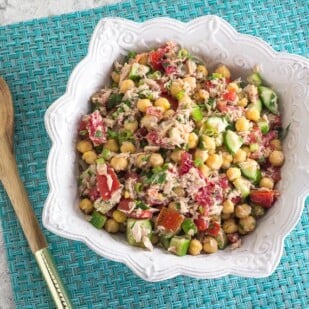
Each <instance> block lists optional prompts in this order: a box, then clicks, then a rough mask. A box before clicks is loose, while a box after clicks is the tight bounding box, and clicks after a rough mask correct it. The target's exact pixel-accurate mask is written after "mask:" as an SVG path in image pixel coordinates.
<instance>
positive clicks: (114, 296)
mask: <svg viewBox="0 0 309 309" xmlns="http://www.w3.org/2000/svg"><path fill="white" fill-rule="evenodd" d="M301 4H302V3H301V2H298V1H283V2H281V4H280V7H279V2H277V1H269V2H263V3H262V4H261V3H260V4H257V3H253V2H251V1H249V2H239V1H231V2H229V3H223V2H220V1H208V2H205V1H194V2H190V1H174V2H173V4H166V2H165V1H144V2H141V1H131V2H124V3H120V4H116V5H113V6H108V7H104V8H100V9H95V10H90V11H84V12H77V13H73V14H68V15H63V16H57V17H53V18H47V19H40V20H34V21H29V22H25V23H21V24H15V25H10V26H6V27H1V28H0V43H1V45H0V46H1V51H0V54H1V58H0V59H1V60H0V61H1V66H0V74H1V75H3V76H4V77H5V78H6V79H7V80H8V82H9V85H10V87H11V89H12V94H13V97H14V102H15V109H16V123H17V124H22V127H21V126H20V125H19V126H17V127H16V138H15V148H16V153H17V159H18V165H19V169H20V172H21V175H22V178H23V180H24V181H25V183H26V187H27V189H28V192H29V193H30V199H31V202H32V204H33V206H34V208H35V211H36V214H37V216H38V217H39V218H40V217H41V212H42V207H43V203H44V201H45V198H46V196H47V192H48V186H47V182H46V176H45V165H46V159H47V153H48V150H49V147H50V142H49V140H48V138H47V135H46V132H45V129H44V124H43V116H44V113H45V110H46V109H47V107H48V106H49V105H50V104H51V103H52V102H53V101H54V100H55V99H56V98H57V97H59V96H60V95H61V94H62V93H63V92H64V90H65V85H66V82H67V78H68V76H69V75H70V73H71V71H72V69H73V67H74V65H75V64H76V63H78V62H79V60H80V59H81V58H82V57H83V56H84V55H85V54H86V50H87V46H88V41H89V38H90V35H91V33H92V30H93V28H94V26H95V24H96V23H97V21H98V20H99V19H100V18H101V17H105V16H120V17H127V18H129V19H132V20H135V21H143V20H145V19H148V18H150V17H155V16H170V17H174V18H177V19H180V20H182V21H188V20H190V19H192V18H195V17H198V16H201V15H204V14H217V15H219V16H221V17H223V18H225V19H226V20H227V21H229V22H230V23H231V24H232V25H233V26H234V27H235V28H236V29H237V30H238V31H240V32H243V33H248V34H253V35H257V36H259V37H261V38H263V39H264V40H266V41H267V42H268V43H270V44H271V45H272V46H273V47H274V48H275V49H276V50H278V51H288V52H293V53H297V54H300V55H303V56H308V46H307V47H306V37H308V27H307V28H306V25H302V24H301V20H300V16H301V15H302V16H308V7H307V8H306V7H305V6H304V5H303V6H302V5H301ZM268 6H269V8H268ZM270 7H271V8H270ZM258 12H259V14H260V15H258V18H256V17H254V16H257V15H256V13H258ZM261 12H262V13H263V14H261ZM286 14H290V16H289V18H288V19H287V18H283V16H285V15H286ZM271 16H272V17H273V18H270V17H271ZM281 17H282V18H281ZM279 18H281V19H280V20H279ZM277 19H278V22H277V23H275V22H274V20H277ZM287 20H288V22H287ZM294 21H295V23H294ZM289 23H292V24H293V30H290V29H291V27H290V26H289ZM256 24H261V25H263V26H261V27H256ZM307 26H308V25H307ZM276 33H282V36H278V35H276ZM7 38H8V39H10V40H9V41H8V42H6V41H7V40H6V39H7ZM3 43H4V44H6V46H5V45H4V44H3ZM2 46H3V47H2ZM4 46H5V47H4ZM8 51H9V53H7V52H8ZM30 139H31V143H30V142H29V140H30ZM0 195H1V201H0V212H1V218H2V224H3V228H4V236H5V242H6V247H7V254H8V258H9V266H10V272H11V274H12V275H11V279H12V284H13V287H14V297H15V301H16V305H17V307H19V308H47V307H50V308H52V307H53V304H52V302H51V300H50V297H49V295H48V292H47V290H46V288H45V286H44V283H43V282H42V280H41V277H40V274H39V271H38V270H37V267H36V264H35V262H34V260H33V258H32V255H31V254H30V250H29V249H28V247H27V245H26V243H25V240H24V237H23V235H22V232H21V230H20V227H19V225H18V224H17V223H16V219H15V215H14V213H13V211H12V210H11V208H10V206H9V205H8V200H7V198H6V196H5V195H4V193H3V189H2V187H1V189H0ZM2 197H3V199H2ZM45 233H46V235H47V238H48V241H49V243H50V244H51V249H52V252H53V254H54V256H55V259H56V261H57V264H58V265H59V269H60V272H61V273H62V274H63V278H64V281H65V283H66V284H67V285H68V288H69V290H70V292H71V294H72V296H73V302H74V304H75V305H76V307H78V308H92V307H96V308H103V307H104V308H139V307H145V308H150V307H152V308H188V307H190V308H202V307H204V308H205V307H213V308H224V307H228V308H236V307H237V308H247V307H248V306H249V307H250V306H252V307H254V308H258V307H267V308H292V307H293V308H305V307H306V305H308V300H307V298H306V295H308V290H309V286H308V241H307V239H308V199H307V206H306V208H305V210H304V213H303V216H302V219H301V221H300V222H299V223H298V225H297V226H296V228H295V230H294V231H293V232H292V233H291V234H290V235H289V236H288V237H287V239H286V240H285V251H284V255H283V257H282V259H281V263H280V265H279V266H278V269H277V270H276V272H275V273H274V274H273V275H272V276H270V277H269V278H266V279H243V278H238V277H235V276H228V277H225V278H221V279H215V280H196V279H192V278H188V277H178V278H175V279H172V280H167V281H164V282H161V283H153V284H152V283H146V282H144V281H143V280H141V279H139V278H137V277H136V276H135V275H134V274H133V273H132V272H131V271H130V270H129V269H127V268H126V267H125V266H123V265H121V264H118V263H115V262H111V261H107V260H106V259H103V258H101V257H99V256H97V255H96V254H94V253H93V252H92V251H90V250H89V249H87V248H86V246H84V245H83V244H81V243H78V242H72V241H68V240H64V239H62V238H59V237H57V236H55V235H53V234H51V233H49V232H47V231H45ZM91 304H92V305H91Z"/></svg>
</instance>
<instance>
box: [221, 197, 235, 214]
mask: <svg viewBox="0 0 309 309" xmlns="http://www.w3.org/2000/svg"><path fill="white" fill-rule="evenodd" d="M234 208H235V205H234V203H233V202H232V201H231V200H225V201H224V202H223V209H222V213H224V214H232V213H233V212H234Z"/></svg>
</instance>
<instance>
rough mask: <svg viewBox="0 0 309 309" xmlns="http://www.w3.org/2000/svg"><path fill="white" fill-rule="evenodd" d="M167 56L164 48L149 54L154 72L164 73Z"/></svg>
mask: <svg viewBox="0 0 309 309" xmlns="http://www.w3.org/2000/svg"><path fill="white" fill-rule="evenodd" d="M164 54H165V49H164V48H158V49H157V50H153V51H151V52H150V53H149V58H148V59H149V63H150V65H151V67H152V69H153V70H155V71H162V70H163V65H162V61H163V57H164Z"/></svg>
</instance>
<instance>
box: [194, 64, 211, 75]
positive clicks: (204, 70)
mask: <svg viewBox="0 0 309 309" xmlns="http://www.w3.org/2000/svg"><path fill="white" fill-rule="evenodd" d="M196 72H197V73H199V74H200V75H202V76H203V77H206V76H207V75H208V71H207V68H206V67H205V66H204V65H201V64H199V65H198V66H197V67H196Z"/></svg>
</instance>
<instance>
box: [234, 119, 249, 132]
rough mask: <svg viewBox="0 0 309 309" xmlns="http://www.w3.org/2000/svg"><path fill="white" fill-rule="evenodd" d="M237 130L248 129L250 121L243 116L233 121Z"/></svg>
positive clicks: (244, 130)
mask: <svg viewBox="0 0 309 309" xmlns="http://www.w3.org/2000/svg"><path fill="white" fill-rule="evenodd" d="M235 128H236V131H237V132H246V131H249V129H250V121H249V120H248V119H246V118H245V117H241V118H238V119H237V120H236V123H235Z"/></svg>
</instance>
